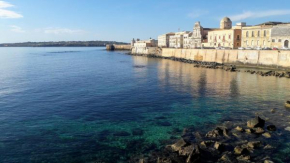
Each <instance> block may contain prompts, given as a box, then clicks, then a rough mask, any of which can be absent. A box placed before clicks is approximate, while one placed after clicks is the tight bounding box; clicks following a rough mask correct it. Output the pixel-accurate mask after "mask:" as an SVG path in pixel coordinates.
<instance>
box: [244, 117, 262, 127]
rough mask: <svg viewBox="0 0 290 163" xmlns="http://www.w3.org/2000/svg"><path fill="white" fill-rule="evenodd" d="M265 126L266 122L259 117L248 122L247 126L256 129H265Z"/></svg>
mask: <svg viewBox="0 0 290 163" xmlns="http://www.w3.org/2000/svg"><path fill="white" fill-rule="evenodd" d="M264 125H265V120H263V119H262V118H260V117H259V116H257V117H255V118H253V119H251V120H249V121H248V122H247V126H248V127H249V128H256V127H261V128H263V127H264Z"/></svg>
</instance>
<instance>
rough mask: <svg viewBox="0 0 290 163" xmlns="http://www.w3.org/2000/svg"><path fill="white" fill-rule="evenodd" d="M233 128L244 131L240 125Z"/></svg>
mask: <svg viewBox="0 0 290 163" xmlns="http://www.w3.org/2000/svg"><path fill="white" fill-rule="evenodd" d="M235 129H236V130H237V131H240V132H244V129H243V128H242V127H240V126H237V127H236V128H235Z"/></svg>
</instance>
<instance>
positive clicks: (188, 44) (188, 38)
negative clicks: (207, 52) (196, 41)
mask: <svg viewBox="0 0 290 163" xmlns="http://www.w3.org/2000/svg"><path fill="white" fill-rule="evenodd" d="M183 48H184V49H191V48H192V32H190V33H186V34H184V35H183Z"/></svg>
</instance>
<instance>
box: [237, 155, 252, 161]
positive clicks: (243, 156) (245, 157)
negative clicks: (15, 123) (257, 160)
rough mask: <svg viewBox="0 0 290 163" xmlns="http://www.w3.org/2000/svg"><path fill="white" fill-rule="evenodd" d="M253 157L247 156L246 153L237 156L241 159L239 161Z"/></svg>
mask: <svg viewBox="0 0 290 163" xmlns="http://www.w3.org/2000/svg"><path fill="white" fill-rule="evenodd" d="M250 159H251V157H250V156H245V155H241V156H239V157H237V160H239V161H246V162H247V161H249V160H250Z"/></svg>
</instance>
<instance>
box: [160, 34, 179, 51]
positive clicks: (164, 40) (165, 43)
mask: <svg viewBox="0 0 290 163" xmlns="http://www.w3.org/2000/svg"><path fill="white" fill-rule="evenodd" d="M174 35H175V33H173V32H170V33H166V34H163V35H160V36H158V47H161V48H168V47H169V39H170V36H174Z"/></svg>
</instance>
